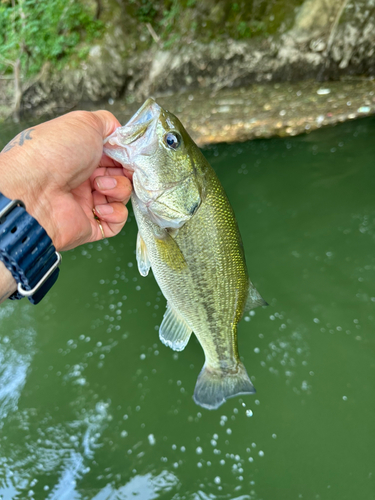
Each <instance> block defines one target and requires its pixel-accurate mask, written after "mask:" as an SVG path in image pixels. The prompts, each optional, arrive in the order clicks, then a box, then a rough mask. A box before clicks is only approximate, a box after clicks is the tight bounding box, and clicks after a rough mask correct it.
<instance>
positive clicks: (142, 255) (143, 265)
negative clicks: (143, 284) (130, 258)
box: [136, 232, 151, 276]
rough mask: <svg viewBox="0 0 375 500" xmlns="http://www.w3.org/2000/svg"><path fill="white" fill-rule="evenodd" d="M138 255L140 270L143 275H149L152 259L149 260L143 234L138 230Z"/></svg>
mask: <svg viewBox="0 0 375 500" xmlns="http://www.w3.org/2000/svg"><path fill="white" fill-rule="evenodd" d="M136 257H137V263H138V270H139V272H140V273H141V275H142V276H147V275H148V272H149V270H150V266H151V264H150V261H149V260H148V255H147V248H146V244H145V242H144V241H143V238H142V236H141V235H140V234H139V232H138V236H137V249H136Z"/></svg>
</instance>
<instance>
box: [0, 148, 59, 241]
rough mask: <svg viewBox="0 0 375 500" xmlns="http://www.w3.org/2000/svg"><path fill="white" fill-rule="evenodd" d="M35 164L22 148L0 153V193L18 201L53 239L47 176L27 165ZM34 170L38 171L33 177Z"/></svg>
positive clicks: (34, 159) (54, 236)
mask: <svg viewBox="0 0 375 500" xmlns="http://www.w3.org/2000/svg"><path fill="white" fill-rule="evenodd" d="M37 163H39V164H40V159H39V158H33V157H32V156H31V155H29V154H28V152H27V150H26V148H25V151H24V150H22V151H21V150H20V148H16V149H15V150H14V151H13V150H10V151H8V152H6V153H0V193H2V194H3V195H4V196H6V197H7V198H9V199H11V200H15V199H18V200H21V201H22V202H23V203H24V204H25V206H26V210H27V212H28V213H29V214H30V215H31V216H32V217H34V219H36V220H37V221H38V223H39V224H40V225H41V226H42V227H43V229H45V231H46V232H47V234H48V236H49V237H50V238H51V240H52V241H53V242H55V239H56V234H55V232H56V231H55V228H54V225H53V223H52V222H53V219H52V207H51V204H50V203H49V201H48V200H49V199H52V198H51V196H49V195H48V190H49V183H48V179H47V178H45V176H44V175H42V172H43V169H42V168H38V169H31V168H30V166H31V165H33V166H34V165H35V164H37ZM35 173H37V174H39V175H40V177H39V178H37V177H36V175H35Z"/></svg>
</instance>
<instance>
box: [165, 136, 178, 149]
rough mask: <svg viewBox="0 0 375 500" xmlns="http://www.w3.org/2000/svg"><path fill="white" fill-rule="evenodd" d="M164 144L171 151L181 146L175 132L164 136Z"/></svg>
mask: <svg viewBox="0 0 375 500" xmlns="http://www.w3.org/2000/svg"><path fill="white" fill-rule="evenodd" d="M164 142H165V144H166V145H167V146H168V147H169V148H171V149H178V148H179V147H180V144H181V137H180V135H179V134H177V132H168V134H166V135H165V136H164Z"/></svg>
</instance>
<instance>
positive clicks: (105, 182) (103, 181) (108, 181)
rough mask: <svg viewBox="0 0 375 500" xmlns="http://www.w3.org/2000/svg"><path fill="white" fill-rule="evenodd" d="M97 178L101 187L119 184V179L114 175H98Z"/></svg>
mask: <svg viewBox="0 0 375 500" xmlns="http://www.w3.org/2000/svg"><path fill="white" fill-rule="evenodd" d="M95 180H96V184H97V185H98V188H99V189H113V188H114V187H116V186H117V181H116V179H114V178H113V177H107V176H105V177H97V178H96V179H95Z"/></svg>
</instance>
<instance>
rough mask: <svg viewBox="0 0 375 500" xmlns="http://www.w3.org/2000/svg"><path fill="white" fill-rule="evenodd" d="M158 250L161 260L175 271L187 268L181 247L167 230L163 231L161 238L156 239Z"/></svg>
mask: <svg viewBox="0 0 375 500" xmlns="http://www.w3.org/2000/svg"><path fill="white" fill-rule="evenodd" d="M156 248H157V250H158V253H159V256H160V258H161V260H162V261H163V262H165V263H166V264H168V266H169V267H170V268H171V269H173V270H174V271H182V269H184V268H185V267H186V261H185V258H184V256H183V254H182V252H181V250H180V247H179V246H178V245H177V243H176V241H175V240H174V239H173V238H172V236H171V235H170V234H168V232H167V231H166V230H163V236H162V237H161V238H156Z"/></svg>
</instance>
